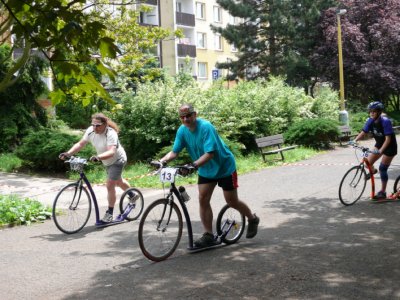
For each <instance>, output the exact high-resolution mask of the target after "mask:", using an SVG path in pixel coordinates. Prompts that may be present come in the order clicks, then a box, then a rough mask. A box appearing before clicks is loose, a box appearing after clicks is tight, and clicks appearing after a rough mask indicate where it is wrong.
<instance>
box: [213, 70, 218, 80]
mask: <svg viewBox="0 0 400 300" xmlns="http://www.w3.org/2000/svg"><path fill="white" fill-rule="evenodd" d="M218 77H219V70H218V69H215V70H212V79H213V80H217V79H218Z"/></svg>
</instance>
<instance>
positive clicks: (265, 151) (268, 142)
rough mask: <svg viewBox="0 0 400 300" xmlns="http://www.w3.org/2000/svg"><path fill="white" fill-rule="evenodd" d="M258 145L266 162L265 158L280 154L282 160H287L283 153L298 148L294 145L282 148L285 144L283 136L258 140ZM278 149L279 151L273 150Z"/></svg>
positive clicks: (278, 135)
mask: <svg viewBox="0 0 400 300" xmlns="http://www.w3.org/2000/svg"><path fill="white" fill-rule="evenodd" d="M256 143H257V147H258V150H259V151H260V153H261V155H262V158H263V160H264V162H266V160H265V157H266V156H267V155H271V154H278V153H279V154H280V155H281V158H282V160H285V157H284V156H283V151H286V150H291V149H294V148H296V147H297V145H293V146H288V147H284V148H282V145H283V143H284V140H283V135H282V134H277V135H271V136H266V137H261V138H257V139H256ZM276 147H277V148H278V149H272V148H276Z"/></svg>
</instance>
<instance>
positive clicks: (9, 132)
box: [0, 45, 47, 152]
mask: <svg viewBox="0 0 400 300" xmlns="http://www.w3.org/2000/svg"><path fill="white" fill-rule="evenodd" d="M11 58H12V55H11V48H10V47H9V46H7V45H2V46H0V80H1V79H2V76H3V74H4V73H5V71H6V70H8V68H9V67H10V62H11ZM45 67H46V62H45V61H44V60H42V59H40V58H38V57H36V56H33V57H32V58H31V59H30V60H29V61H28V62H27V63H26V65H25V66H24V67H23V68H22V69H21V70H20V71H19V72H20V76H19V78H18V80H17V81H16V82H15V84H14V85H13V86H10V87H9V88H7V89H5V90H4V91H3V92H1V93H0V140H1V143H0V152H9V151H13V150H14V148H15V147H16V146H18V145H19V144H20V142H21V139H22V138H23V137H24V136H25V135H26V134H27V133H28V131H29V130H35V129H37V128H39V127H40V126H41V125H45V124H46V122H47V117H46V113H45V110H44V109H43V108H42V107H41V106H40V105H39V104H38V103H37V101H36V99H38V97H39V96H40V95H42V94H43V93H45V92H46V86H45V83H44V82H43V80H42V79H41V77H40V74H41V72H42V71H43V70H44V69H45Z"/></svg>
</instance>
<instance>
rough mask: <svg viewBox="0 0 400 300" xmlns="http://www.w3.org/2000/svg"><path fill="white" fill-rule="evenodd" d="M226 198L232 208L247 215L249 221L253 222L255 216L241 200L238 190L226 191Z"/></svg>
mask: <svg viewBox="0 0 400 300" xmlns="http://www.w3.org/2000/svg"><path fill="white" fill-rule="evenodd" d="M224 198H225V201H226V203H227V204H228V205H229V206H230V207H232V208H234V209H236V210H238V211H239V212H240V213H241V214H243V215H245V216H246V217H247V219H249V220H251V219H253V218H254V215H253V213H252V212H251V209H250V208H249V207H248V206H247V204H246V203H244V202H243V201H241V200H239V197H238V193H237V189H233V190H224Z"/></svg>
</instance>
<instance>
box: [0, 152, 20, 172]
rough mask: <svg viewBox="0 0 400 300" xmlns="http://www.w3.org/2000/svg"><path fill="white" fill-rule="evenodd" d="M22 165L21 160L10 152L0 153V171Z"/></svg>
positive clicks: (13, 169) (12, 169) (11, 169)
mask: <svg viewBox="0 0 400 300" xmlns="http://www.w3.org/2000/svg"><path fill="white" fill-rule="evenodd" d="M21 165H22V160H21V159H20V158H18V157H17V156H16V155H15V154H12V153H3V154H0V171H2V172H12V171H15V170H17V169H18V168H19V167H21Z"/></svg>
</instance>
